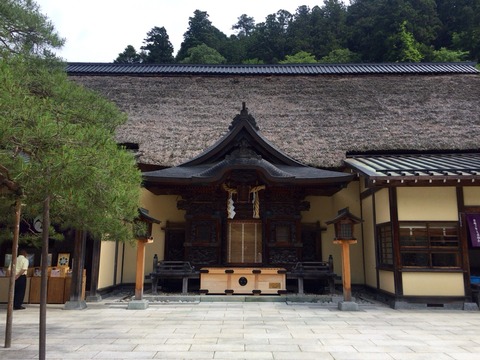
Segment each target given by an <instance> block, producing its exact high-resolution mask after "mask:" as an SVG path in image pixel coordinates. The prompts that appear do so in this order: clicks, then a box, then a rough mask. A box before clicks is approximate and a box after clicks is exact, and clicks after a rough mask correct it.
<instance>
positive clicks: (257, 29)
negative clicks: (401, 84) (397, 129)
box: [175, 0, 480, 64]
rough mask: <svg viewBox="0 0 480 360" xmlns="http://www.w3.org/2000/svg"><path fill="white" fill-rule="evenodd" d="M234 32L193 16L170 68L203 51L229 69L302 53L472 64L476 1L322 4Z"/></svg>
mask: <svg viewBox="0 0 480 360" xmlns="http://www.w3.org/2000/svg"><path fill="white" fill-rule="evenodd" d="M232 30H235V34H234V35H231V36H230V37H227V36H226V35H225V34H223V33H222V32H221V31H219V30H218V29H217V28H216V27H214V26H213V24H212V23H211V22H210V20H209V19H208V14H207V13H206V12H204V11H200V10H196V11H195V12H194V14H193V16H192V17H190V18H189V28H188V30H187V31H186V32H185V34H184V40H183V42H182V44H181V47H180V49H179V51H178V53H177V55H176V57H175V61H176V62H182V61H183V59H185V58H186V57H187V56H188V50H189V49H191V48H194V47H196V46H199V45H202V44H205V45H206V46H208V47H209V48H212V49H215V50H216V51H218V52H219V53H220V54H221V55H222V56H223V57H224V58H225V59H226V61H227V63H228V64H240V63H244V62H245V61H250V60H249V59H258V61H261V62H262V63H266V64H274V63H280V62H284V61H285V60H286V59H287V56H289V57H291V56H294V55H295V54H297V53H299V52H302V51H304V52H307V53H310V54H312V55H313V56H314V57H315V58H316V59H321V61H329V62H330V61H332V60H338V62H342V61H344V59H345V58H347V59H350V61H355V62H399V61H438V59H441V58H444V59H446V58H449V57H445V56H440V55H446V53H444V52H443V50H441V49H442V48H444V49H446V50H447V51H454V52H455V51H458V52H460V53H462V54H464V53H465V52H466V53H467V55H466V56H465V57H464V56H463V55H462V57H461V58H462V59H465V60H471V61H478V59H479V58H480V0H352V1H350V3H349V4H348V5H346V4H345V2H344V1H341V0H324V1H323V4H322V5H319V6H314V7H313V8H309V7H308V6H306V5H303V6H300V7H298V8H297V9H296V11H295V13H294V14H290V13H289V12H288V11H285V10H278V11H277V12H276V13H273V14H270V15H268V16H267V17H266V18H265V20H264V21H261V22H258V23H255V21H254V19H253V18H252V17H250V16H248V15H247V14H242V15H241V16H240V17H238V20H237V22H236V23H235V24H233V25H232ZM347 50H348V51H349V52H347ZM439 51H441V53H438V52H439ZM439 54H440V55H439ZM454 58H455V57H454ZM289 59H291V58H289ZM322 59H323V60H322ZM287 61H290V60H287Z"/></svg>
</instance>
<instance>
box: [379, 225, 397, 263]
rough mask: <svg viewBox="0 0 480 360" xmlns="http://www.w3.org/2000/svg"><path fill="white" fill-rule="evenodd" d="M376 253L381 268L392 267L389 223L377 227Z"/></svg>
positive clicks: (391, 242)
mask: <svg viewBox="0 0 480 360" xmlns="http://www.w3.org/2000/svg"><path fill="white" fill-rule="evenodd" d="M377 253H378V262H379V264H378V265H379V266H381V267H388V268H391V267H393V237H392V225H391V224H390V223H385V224H380V225H377Z"/></svg>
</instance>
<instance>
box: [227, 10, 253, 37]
mask: <svg viewBox="0 0 480 360" xmlns="http://www.w3.org/2000/svg"><path fill="white" fill-rule="evenodd" d="M254 29H255V19H254V18H253V17H250V16H248V15H247V14H242V15H240V16H239V18H238V21H237V23H236V24H234V25H232V30H237V36H239V37H242V36H249V35H250V34H251V33H252V32H253V30H254Z"/></svg>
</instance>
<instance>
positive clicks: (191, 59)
mask: <svg viewBox="0 0 480 360" xmlns="http://www.w3.org/2000/svg"><path fill="white" fill-rule="evenodd" d="M181 62H182V64H225V62H226V59H225V58H224V57H223V56H222V55H221V54H220V53H219V52H218V51H217V50H215V49H212V48H211V47H208V46H207V45H205V44H201V45H198V46H195V47H193V48H190V49H188V53H187V57H186V58H184V59H183V60H182V61H181Z"/></svg>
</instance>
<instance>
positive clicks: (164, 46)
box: [141, 26, 174, 64]
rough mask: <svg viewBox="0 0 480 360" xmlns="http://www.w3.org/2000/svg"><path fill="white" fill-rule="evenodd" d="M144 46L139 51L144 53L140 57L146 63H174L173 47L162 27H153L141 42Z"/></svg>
mask: <svg viewBox="0 0 480 360" xmlns="http://www.w3.org/2000/svg"><path fill="white" fill-rule="evenodd" d="M143 42H144V44H145V45H144V46H142V47H141V49H142V50H143V51H144V52H145V54H144V55H143V56H142V58H143V60H144V62H146V63H150V64H153V63H156V64H170V63H173V62H174V57H173V45H172V43H171V42H170V39H169V37H168V34H167V30H166V29H165V28H164V27H163V26H162V27H158V26H155V27H154V28H152V29H151V30H150V31H149V32H148V33H147V37H146V38H145V39H144V40H143Z"/></svg>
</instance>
